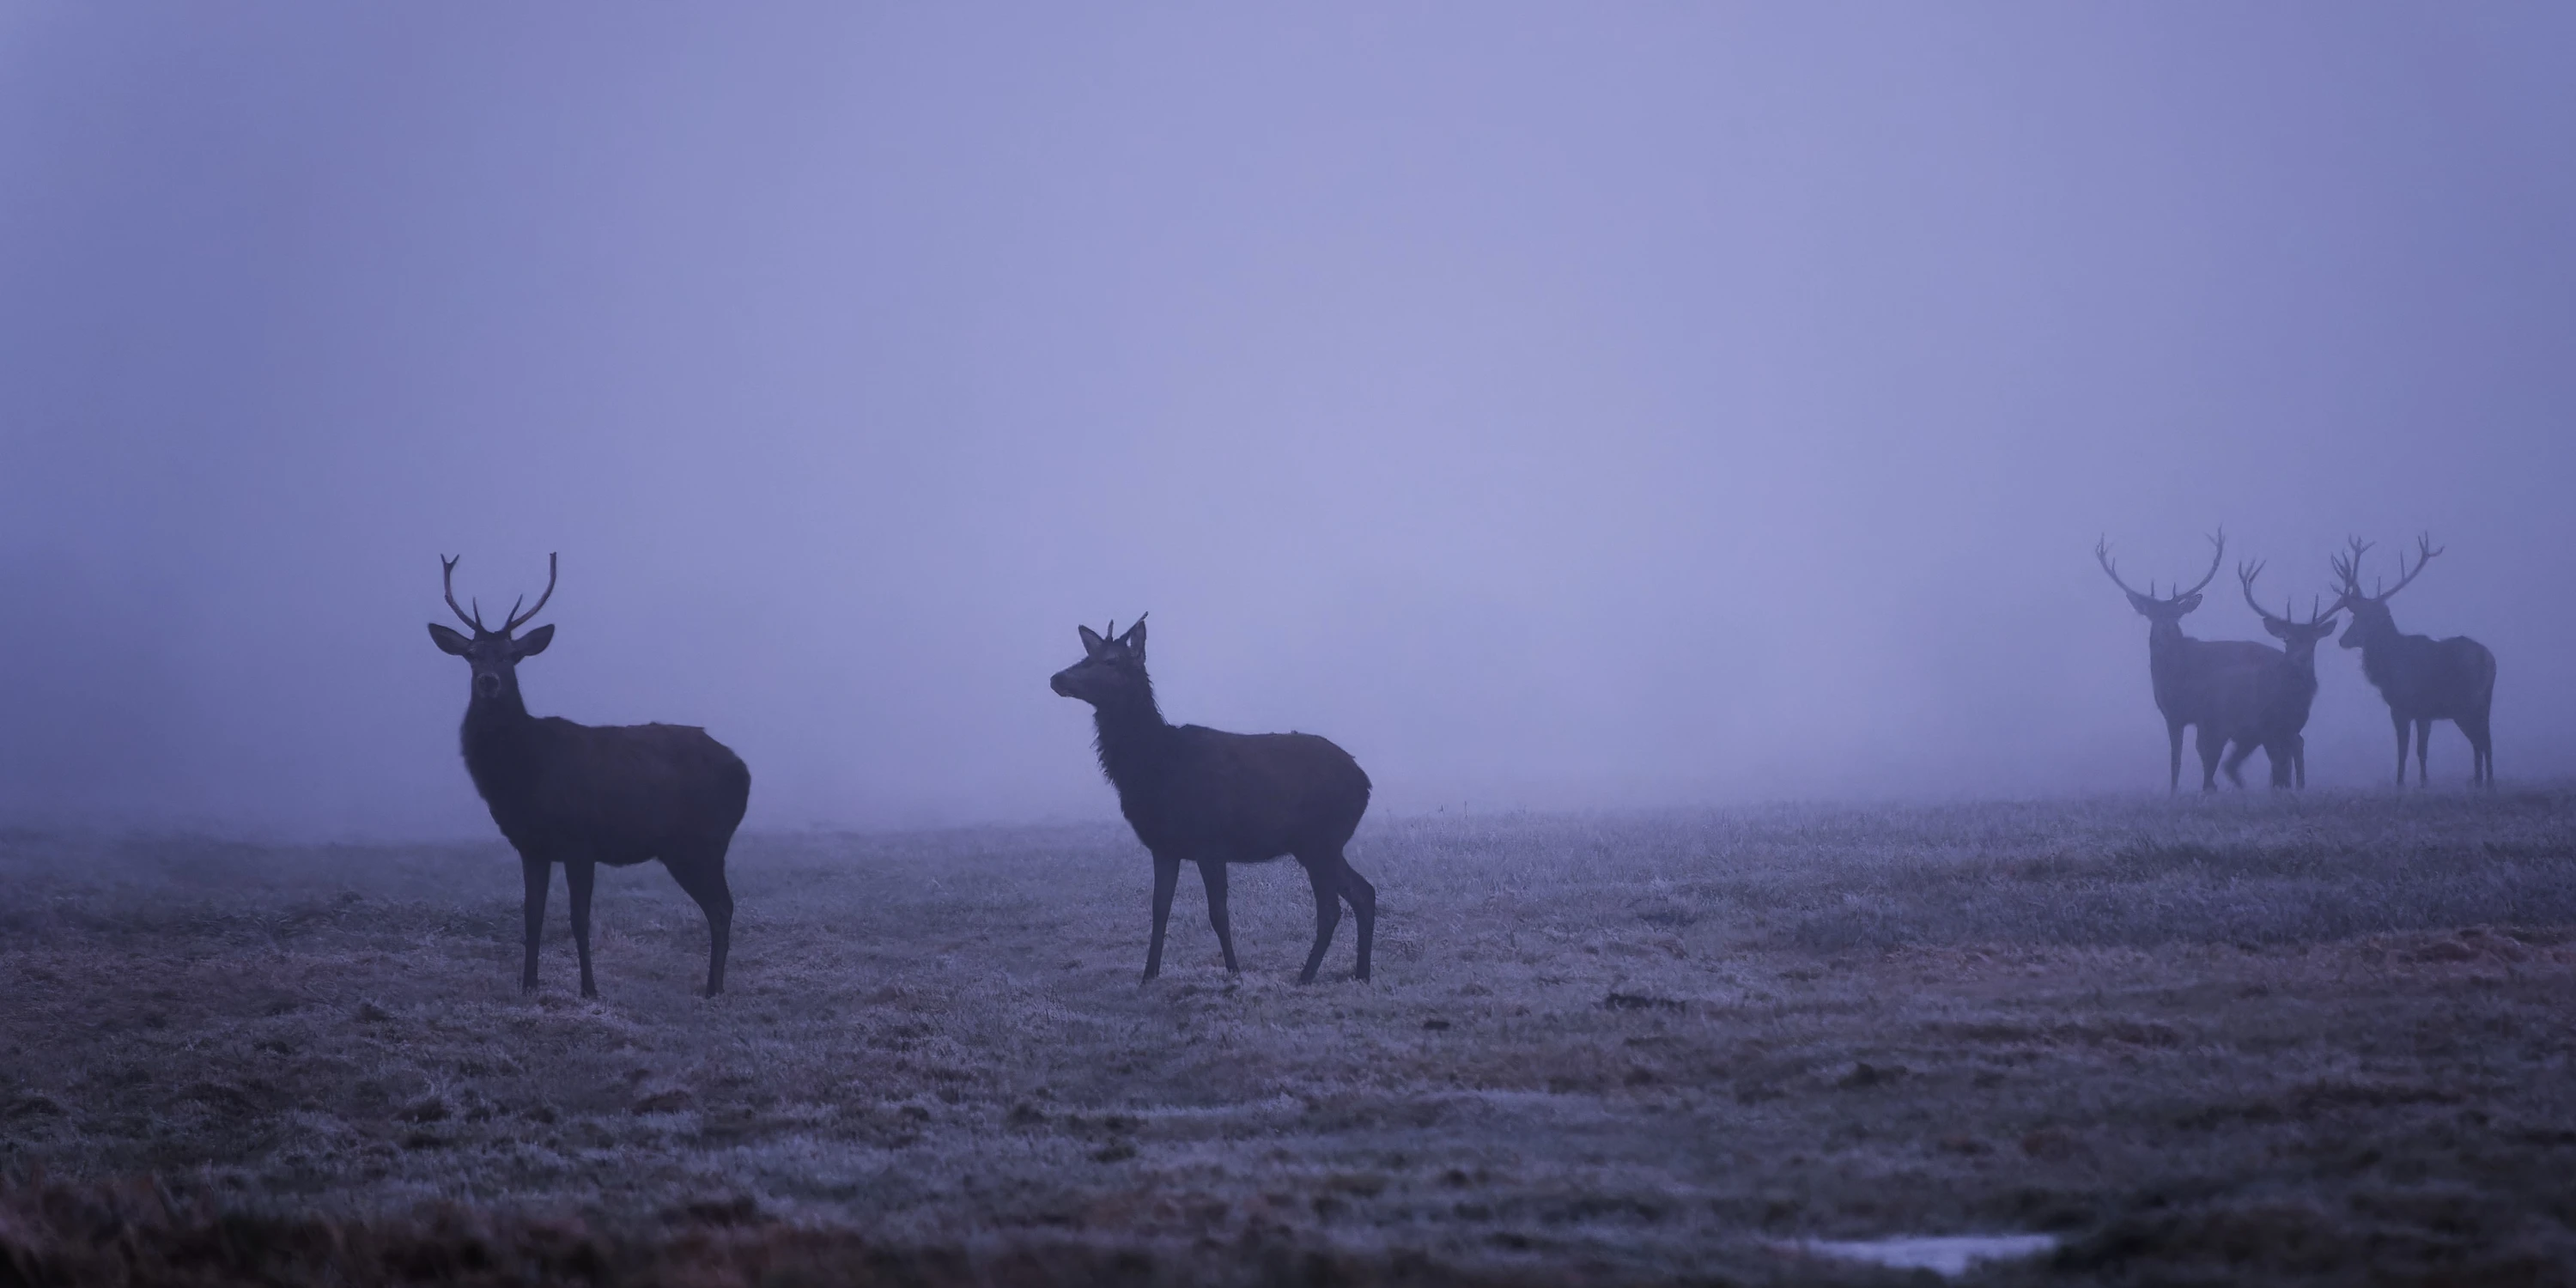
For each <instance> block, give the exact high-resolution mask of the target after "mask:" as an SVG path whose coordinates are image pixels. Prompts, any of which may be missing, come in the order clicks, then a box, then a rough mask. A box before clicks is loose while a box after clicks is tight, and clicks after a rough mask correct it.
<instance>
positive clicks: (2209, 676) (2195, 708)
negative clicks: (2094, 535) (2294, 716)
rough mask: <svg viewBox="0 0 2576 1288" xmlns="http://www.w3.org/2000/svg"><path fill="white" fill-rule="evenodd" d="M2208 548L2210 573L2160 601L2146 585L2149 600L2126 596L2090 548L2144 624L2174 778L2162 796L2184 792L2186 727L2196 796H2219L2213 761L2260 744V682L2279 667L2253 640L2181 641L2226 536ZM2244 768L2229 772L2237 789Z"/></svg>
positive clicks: (2274, 653)
mask: <svg viewBox="0 0 2576 1288" xmlns="http://www.w3.org/2000/svg"><path fill="white" fill-rule="evenodd" d="M2209 541H2210V544H2211V545H2212V546H2214V547H2216V548H2215V549H2213V550H2212V551H2210V555H2209V572H2208V573H2207V574H2205V575H2203V576H2202V577H2201V579H2200V581H2199V583H2198V584H2196V585H2194V586H2193V587H2192V588H2191V589H2189V590H2183V589H2180V586H2181V584H2182V583H2180V582H2176V583H2174V585H2175V586H2176V589H2175V590H2174V592H2173V593H2172V594H2171V595H2168V596H2164V597H2162V598H2159V597H2158V596H2157V595H2156V594H2155V589H2156V584H2155V583H2154V582H2152V581H2150V582H2148V583H2147V593H2145V594H2140V593H2138V592H2137V591H2134V590H2131V589H2129V583H2127V582H2125V581H2122V580H2120V570H2119V569H2118V568H2116V567H2114V566H2113V565H2112V563H2111V546H2110V543H2109V542H2108V541H2099V542H2095V543H2094V546H2093V557H2094V558H2095V559H2096V560H2099V561H2100V562H2101V564H2102V571H2103V572H2106V573H2109V574H2110V576H2111V584H2113V585H2115V586H2118V587H2119V588H2120V590H2121V592H2122V593H2124V594H2126V595H2127V596H2128V597H2129V606H2130V607H2131V608H2134V609H2136V610H2138V615H2139V616H2141V617H2144V618H2146V619H2147V621H2148V623H2149V625H2148V627H2147V677H2148V679H2149V680H2150V681H2151V682H2152V683H2153V685H2154V687H2155V695H2156V710H2158V711H2161V712H2163V713H2164V717H2165V738H2166V741H2167V742H2168V744H2170V747H2171V750H2172V770H2171V773H2170V775H2169V776H2168V778H2167V782H2166V789H2167V790H2169V791H2180V790H2181V789H2182V731H2183V726H2185V725H2194V726H2197V727H2198V728H2199V730H2200V736H2199V739H2198V743H2199V748H2200V789H2201V790H2202V791H2205V792H2208V791H2216V790H2218V768H2219V765H2218V757H2219V753H2220V752H2222V751H2224V750H2226V747H2227V744H2228V743H2229V742H2230V741H2234V742H2236V743H2237V745H2238V746H2239V748H2240V749H2241V748H2244V747H2245V746H2247V744H2248V743H2249V742H2259V741H2260V720H2259V718H2258V713H2259V710H2260V706H2261V701H2262V693H2261V687H2262V683H2263V678H2262V677H2263V674H2264V673H2265V672H2266V671H2269V670H2271V669H2272V668H2273V667H2274V666H2275V665H2276V664H2278V663H2279V662H2280V660H2281V654H2280V652H2279V650H2277V649H2273V648H2269V647H2267V646H2265V645H2261V644H2257V643H2254V642H2253V641H2251V640H2196V639H2193V638H2191V637H2190V636H2188V635H2185V634H2183V633H2182V619H2183V618H2184V616H2186V615H2187V614H2189V613H2190V612H2191V610H2193V609H2195V608H2198V607H2200V591H2201V587H2203V586H2207V585H2208V584H2209V583H2210V580H2211V579H2212V578H2214V577H2216V576H2218V563H2219V560H2220V559H2222V558H2224V557H2226V554H2227V534H2226V533H2225V532H2223V531H2222V532H2220V533H2217V534H2216V535H2214V536H2212V537H2210V539H2209ZM2243 760H2244V755H2243V754H2242V752H2241V751H2240V754H2239V755H2238V756H2237V758H2236V760H2235V761H2230V762H2229V763H2228V765H2227V777H2228V779H2229V781H2231V782H2234V783H2235V784H2236V785H2237V786H2239V787H2242V786H2244V785H2245V783H2244V779H2243V777H2241V776H2240V775H2239V773H2238V772H2237V766H2238V764H2239V763H2240V762H2242V761H2243Z"/></svg>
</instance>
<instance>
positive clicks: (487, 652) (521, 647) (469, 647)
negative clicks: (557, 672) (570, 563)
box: [429, 554, 555, 702]
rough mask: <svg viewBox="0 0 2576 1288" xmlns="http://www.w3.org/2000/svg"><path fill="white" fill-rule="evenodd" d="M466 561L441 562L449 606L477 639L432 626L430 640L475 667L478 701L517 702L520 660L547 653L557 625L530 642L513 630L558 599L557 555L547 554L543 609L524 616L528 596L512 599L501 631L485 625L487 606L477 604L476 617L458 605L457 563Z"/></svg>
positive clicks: (540, 630) (533, 635) (535, 632)
mask: <svg viewBox="0 0 2576 1288" xmlns="http://www.w3.org/2000/svg"><path fill="white" fill-rule="evenodd" d="M462 558H464V556H463V555H459V556H457V557H456V559H450V558H448V557H446V556H445V555H441V556H439V560H438V562H439V565H440V567H441V568H442V570H443V576H442V581H443V582H444V583H445V587H446V590H447V606H448V607H449V608H450V609H452V610H454V611H455V613H456V616H457V617H458V618H459V619H460V620H462V621H463V622H464V623H465V624H466V625H468V626H471V627H473V628H474V637H473V638H472V639H467V638H466V637H465V636H463V635H460V634H458V633H457V632H455V631H453V630H450V629H448V628H447V627H444V626H441V625H439V624H438V623H436V622H431V623H430V624H429V639H430V642H431V643H433V644H436V645H438V651H439V652H441V653H448V654H453V655H455V656H457V657H461V658H464V659H465V660H466V662H467V663H468V664H470V665H471V666H473V668H474V700H475V701H477V702H490V701H494V700H497V699H502V698H505V697H506V698H508V699H512V700H515V699H516V698H517V697H518V696H519V671H518V667H519V659H520V658H523V657H535V656H536V655H537V654H539V653H543V652H545V651H546V645H548V644H551V643H553V642H554V638H555V628H554V624H553V623H552V622H549V623H547V624H545V625H543V626H540V627H538V628H537V629H535V630H533V631H530V632H528V634H527V638H525V639H512V638H511V632H513V631H516V630H518V629H519V628H520V627H522V626H525V625H527V624H528V619H530V618H532V617H535V616H536V615H537V614H538V613H539V612H540V611H542V610H543V609H544V608H545V606H546V601H547V600H549V599H552V598H554V597H555V557H554V556H553V555H551V554H550V555H547V556H546V593H544V594H542V595H539V596H537V606H536V607H535V608H531V609H529V610H528V611H526V612H524V613H522V612H520V611H519V605H520V604H521V603H523V602H525V601H526V599H527V597H526V596H525V595H522V596H520V597H519V598H518V599H516V600H512V601H511V603H510V615H509V617H508V619H507V620H505V621H504V622H503V623H502V625H501V629H499V630H497V631H496V630H492V629H490V628H489V627H486V626H485V625H483V605H482V604H481V603H480V602H477V603H476V604H475V605H474V611H472V612H470V613H469V612H467V611H466V610H465V609H464V608H463V607H461V606H459V605H458V604H457V602H456V564H457V560H458V559H462Z"/></svg>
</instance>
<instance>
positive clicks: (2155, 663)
mask: <svg viewBox="0 0 2576 1288" xmlns="http://www.w3.org/2000/svg"><path fill="white" fill-rule="evenodd" d="M2190 643H2191V637H2190V636H2188V635H2185V634H2183V633H2182V623H2181V622H2178V621H2160V622H2156V623H2154V624H2152V625H2150V626H2149V627H2147V670H2148V671H2149V672H2150V673H2152V674H2153V675H2154V677H2155V679H2156V682H2157V683H2158V684H2160V685H2161V684H2162V683H2164V682H2165V679H2166V677H2167V676H2168V675H2171V674H2173V673H2174V672H2176V671H2178V670H2179V669H2180V668H2181V667H2182V665H2183V661H2182V655H2183V648H2184V646H2186V645H2188V644H2190Z"/></svg>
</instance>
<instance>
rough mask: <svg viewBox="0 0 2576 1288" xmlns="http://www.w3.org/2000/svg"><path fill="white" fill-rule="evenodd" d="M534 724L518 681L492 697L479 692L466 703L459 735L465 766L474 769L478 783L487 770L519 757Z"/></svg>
mask: <svg viewBox="0 0 2576 1288" xmlns="http://www.w3.org/2000/svg"><path fill="white" fill-rule="evenodd" d="M535 725H536V720H535V718H533V717H531V716H530V715H529V714H528V704H527V703H526V702H525V701H522V700H521V699H520V697H519V686H517V685H515V684H514V685H511V686H509V687H508V688H505V689H503V690H502V691H501V692H500V693H499V694H497V695H495V696H493V697H489V698H486V697H483V696H481V695H479V694H478V695H476V696H475V697H474V698H472V699H471V700H469V701H467V702H466V704H465V727H464V728H463V729H462V730H461V731H460V734H461V741H462V742H463V743H464V749H465V766H466V768H467V769H469V770H471V771H472V772H473V774H474V777H475V782H476V783H477V785H480V784H481V783H482V781H483V778H484V774H485V771H486V770H487V769H498V768H500V767H502V766H505V765H508V764H510V763H512V762H514V761H516V760H517V759H518V758H519V755H520V749H521V747H522V746H523V745H524V744H525V742H526V736H527V733H528V731H529V730H530V729H531V728H533V727H534V726H535Z"/></svg>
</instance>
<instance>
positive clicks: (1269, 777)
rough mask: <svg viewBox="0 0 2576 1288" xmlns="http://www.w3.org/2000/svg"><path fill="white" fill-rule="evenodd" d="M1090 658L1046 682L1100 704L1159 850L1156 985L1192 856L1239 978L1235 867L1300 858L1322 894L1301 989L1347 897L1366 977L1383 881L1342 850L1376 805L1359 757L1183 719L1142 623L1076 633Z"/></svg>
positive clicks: (1109, 746) (1122, 798)
mask: <svg viewBox="0 0 2576 1288" xmlns="http://www.w3.org/2000/svg"><path fill="white" fill-rule="evenodd" d="M1076 629H1077V630H1078V631H1080V633H1081V638H1082V660H1081V661H1079V662H1076V663H1074V664H1073V665H1071V666H1069V667H1066V668H1065V669H1063V670H1061V671H1058V672H1056V674H1055V677H1054V678H1053V679H1052V680H1050V681H1049V682H1048V684H1049V687H1051V688H1053V689H1054V690H1055V691H1056V692H1057V693H1058V694H1060V695H1062V696H1064V697H1068V698H1078V699H1080V700H1082V701H1084V702H1087V703H1090V704H1091V707H1092V721H1093V725H1094V728H1095V730H1096V733H1097V738H1096V740H1095V741H1094V743H1093V747H1094V749H1095V750H1097V751H1098V753H1099V756H1100V771H1101V773H1102V775H1103V776H1105V777H1107V778H1108V780H1109V783H1110V786H1112V787H1115V788H1116V789H1117V790H1118V808H1119V811H1120V812H1121V813H1123V814H1125V815H1126V816H1127V823H1128V825H1129V826H1130V827H1133V828H1134V829H1135V830H1136V839H1137V840H1138V841H1141V842H1143V843H1144V846H1145V849H1146V850H1147V852H1149V853H1151V854H1152V855H1153V858H1154V931H1153V937H1152V938H1151V939H1150V940H1149V941H1148V942H1147V944H1146V948H1145V979H1146V980H1148V981H1150V980H1152V979H1153V978H1154V977H1155V976H1157V975H1159V974H1161V973H1162V970H1163V931H1164V926H1165V924H1166V923H1167V922H1168V921H1169V920H1170V919H1171V913H1172V892H1173V890H1174V888H1175V887H1176V886H1177V885H1178V883H1179V881H1180V875H1181V864H1182V863H1183V862H1189V863H1194V864H1196V865H1198V870H1199V879H1200V880H1201V881H1202V882H1203V883H1205V885H1206V886H1207V900H1208V924H1209V925H1210V926H1213V927H1214V928H1215V929H1216V942H1217V948H1218V949H1219V950H1220V951H1221V952H1223V954H1224V956H1225V968H1226V970H1227V971H1229V972H1240V970H1241V967H1240V966H1239V965H1238V964H1237V963H1236V961H1235V956H1234V930H1233V926H1232V923H1231V922H1230V921H1229V919H1228V917H1227V912H1226V898H1225V886H1226V866H1227V865H1228V864H1234V863H1262V862H1267V861H1269V860H1271V859H1276V858H1278V857H1280V856H1281V855H1293V856H1295V857H1296V860H1297V862H1298V864H1299V865H1300V866H1302V867H1304V868H1305V869H1306V880H1307V882H1308V884H1310V885H1311V886H1313V887H1314V892H1315V945H1314V947H1313V948H1312V949H1310V950H1309V951H1308V952H1307V954H1306V969H1305V970H1304V972H1302V973H1301V974H1299V975H1298V977H1297V982H1298V983H1300V984H1312V983H1314V982H1315V972H1316V970H1317V968H1319V967H1321V966H1322V965H1323V962H1324V951H1325V950H1326V949H1327V948H1330V947H1331V946H1332V943H1333V928H1334V927H1335V926H1336V925H1338V924H1340V922H1341V917H1342V903H1343V901H1344V900H1348V901H1349V903H1350V905H1351V912H1352V913H1353V914H1354V916H1355V918H1356V919H1357V921H1358V922H1359V940H1360V942H1359V969H1358V971H1357V978H1359V979H1362V980H1365V979H1367V978H1368V977H1369V948H1370V946H1371V944H1372V942H1373V941H1374V939H1375V936H1376V929H1377V887H1375V886H1372V885H1370V884H1369V882H1368V879H1367V878H1366V877H1363V876H1361V875H1360V874H1359V873H1358V872H1355V871H1353V870H1352V869H1351V865H1350V862H1349V860H1348V859H1347V858H1345V857H1344V855H1343V848H1344V847H1345V846H1347V845H1348V844H1349V843H1350V839H1351V833H1352V832H1354V831H1356V830H1358V828H1359V823H1360V815H1362V814H1363V813H1366V812H1367V810H1368V799H1369V778H1368V775H1367V774H1365V773H1362V772H1361V771H1360V766H1359V762H1358V761H1356V760H1353V759H1351V755H1350V753H1349V752H1346V751H1344V750H1342V749H1341V748H1340V747H1337V746H1335V745H1333V743H1332V742H1331V741H1329V740H1327V739H1324V738H1320V737H1317V736H1316V735H1314V734H1310V733H1225V732H1222V731H1219V730H1215V729H1208V728H1204V727H1202V726H1199V725H1173V724H1171V723H1169V722H1168V721H1166V720H1164V719H1163V712H1162V708H1161V707H1160V706H1158V705H1157V704H1156V703H1155V701H1154V681H1153V678H1152V677H1151V676H1149V675H1147V674H1146V671H1145V619H1144V617H1142V616H1141V615H1140V616H1139V617H1137V619H1136V621H1135V622H1134V624H1132V625H1131V626H1129V627H1128V629H1127V633H1126V634H1124V635H1119V634H1117V630H1118V623H1117V621H1116V620H1115V619H1112V620H1111V622H1110V623H1109V629H1108V630H1107V631H1104V632H1096V633H1095V632H1094V631H1093V630H1092V629H1091V628H1090V627H1088V626H1081V627H1077V628H1076Z"/></svg>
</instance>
